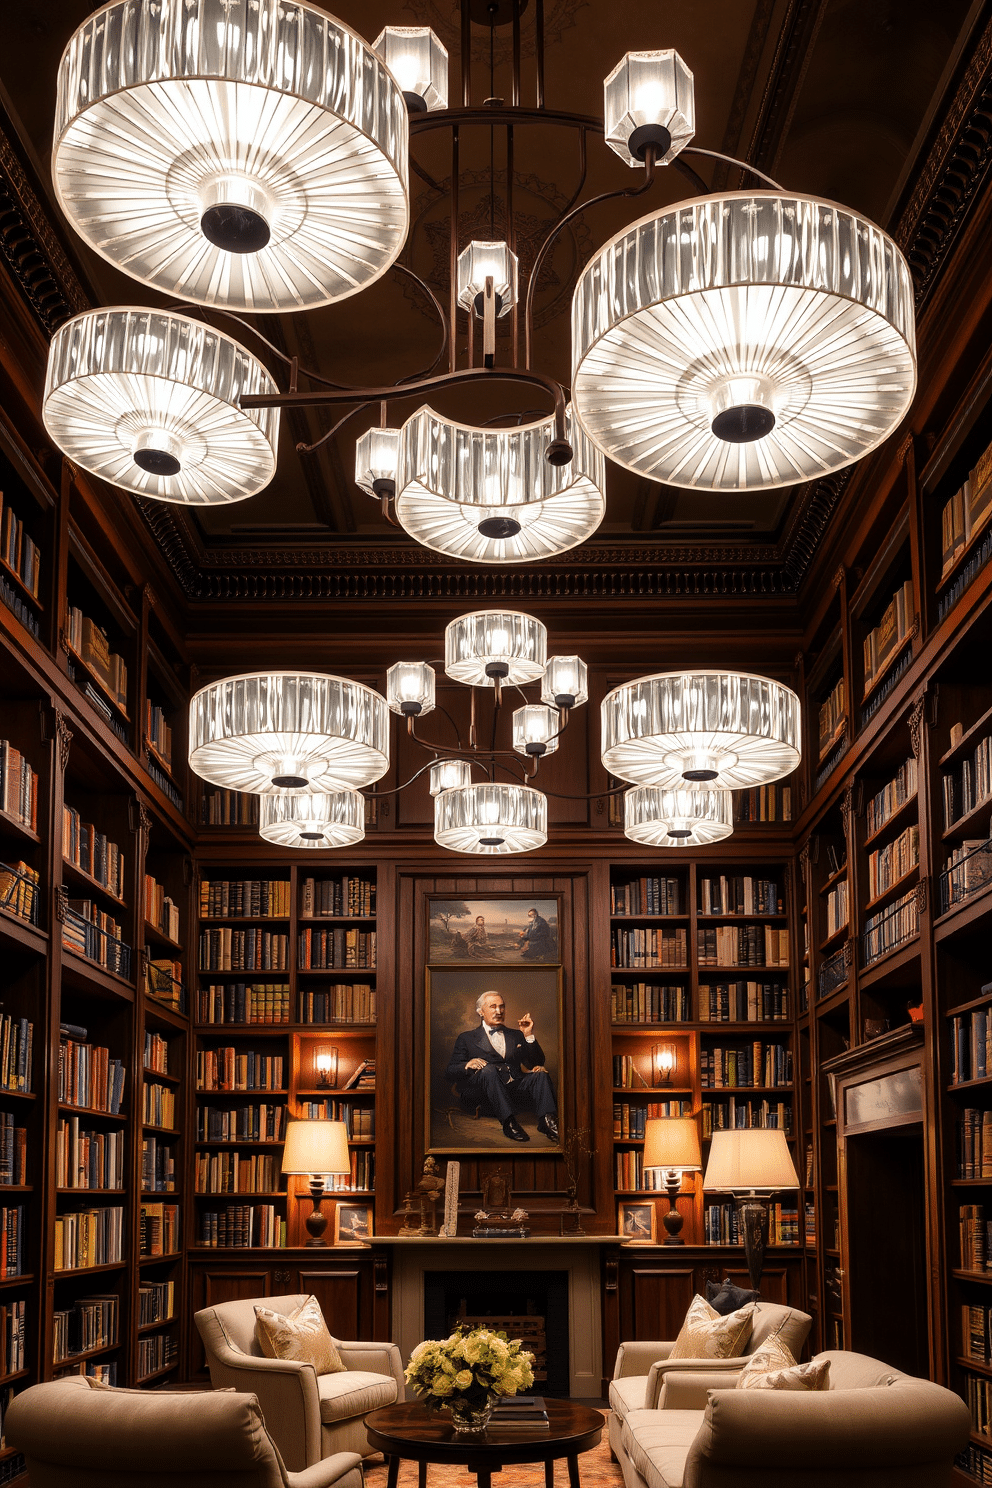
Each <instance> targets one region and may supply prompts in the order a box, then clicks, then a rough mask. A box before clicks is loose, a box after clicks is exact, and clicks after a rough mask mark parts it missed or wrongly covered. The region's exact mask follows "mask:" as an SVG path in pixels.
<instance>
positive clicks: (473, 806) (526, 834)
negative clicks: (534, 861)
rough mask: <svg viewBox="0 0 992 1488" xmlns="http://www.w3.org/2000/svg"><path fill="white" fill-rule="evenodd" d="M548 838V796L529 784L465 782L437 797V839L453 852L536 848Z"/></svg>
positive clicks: (488, 851) (435, 801)
mask: <svg viewBox="0 0 992 1488" xmlns="http://www.w3.org/2000/svg"><path fill="white" fill-rule="evenodd" d="M547 840H548V798H547V796H544V795H542V794H541V792H540V791H537V790H532V789H531V788H530V787H529V786H526V785H504V784H499V785H497V784H494V783H493V782H490V781H486V782H484V783H483V784H481V785H466V786H462V787H461V788H460V789H458V790H446V791H443V792H442V793H441V795H439V796H437V797H436V798H435V800H434V841H435V842H436V843H437V844H438V846H439V847H446V848H448V849H449V850H450V851H451V852H460V853H479V854H482V855H483V856H493V855H496V854H506V853H522V852H533V850H534V848H535V847H543V846H544V844H545V842H547Z"/></svg>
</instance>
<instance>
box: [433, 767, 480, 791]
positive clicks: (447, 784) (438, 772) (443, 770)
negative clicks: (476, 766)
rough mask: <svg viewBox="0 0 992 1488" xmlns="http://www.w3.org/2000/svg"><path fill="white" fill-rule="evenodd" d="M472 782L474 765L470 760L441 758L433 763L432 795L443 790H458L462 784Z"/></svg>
mask: <svg viewBox="0 0 992 1488" xmlns="http://www.w3.org/2000/svg"><path fill="white" fill-rule="evenodd" d="M471 784H472V766H471V765H470V764H469V762H468V760H439V761H438V762H437V764H436V765H431V795H432V796H439V795H440V794H441V792H442V791H446V790H458V789H459V787H460V786H463V785H471Z"/></svg>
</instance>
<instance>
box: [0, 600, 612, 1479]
mask: <svg viewBox="0 0 992 1488" xmlns="http://www.w3.org/2000/svg"><path fill="white" fill-rule="evenodd" d="M0 602H2V603H3V604H5V605H6V606H7V609H8V610H10V611H11V613H12V614H14V615H16V616H17V618H18V620H19V621H20V622H21V624H22V625H23V626H24V628H25V630H29V631H30V632H31V634H32V635H33V636H34V638H35V640H39V639H40V638H41V624H40V622H39V620H38V616H37V614H36V613H35V611H34V610H33V609H32V608H31V606H30V605H28V604H25V602H24V600H23V599H22V598H21V595H20V592H19V590H17V589H15V588H14V586H13V584H11V583H9V582H8V580H7V575H6V574H5V573H0ZM612 799H613V798H612V796H611V797H610V800H611V802H612ZM22 1460H23V1459H22ZM21 1471H22V1472H23V1468H22V1469H21ZM11 1476H16V1474H13V1475H12V1474H11V1473H10V1472H9V1469H8V1464H7V1463H6V1462H0V1484H2V1483H9V1482H10V1480H11Z"/></svg>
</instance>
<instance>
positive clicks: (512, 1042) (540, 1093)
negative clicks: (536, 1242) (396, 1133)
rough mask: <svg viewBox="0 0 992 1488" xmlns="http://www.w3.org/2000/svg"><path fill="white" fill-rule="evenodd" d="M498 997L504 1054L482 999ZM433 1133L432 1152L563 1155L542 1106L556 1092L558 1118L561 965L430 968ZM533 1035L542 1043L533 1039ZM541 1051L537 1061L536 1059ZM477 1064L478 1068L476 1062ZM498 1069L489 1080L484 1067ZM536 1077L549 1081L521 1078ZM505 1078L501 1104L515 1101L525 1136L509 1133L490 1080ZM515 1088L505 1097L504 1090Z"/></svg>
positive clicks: (429, 1109)
mask: <svg viewBox="0 0 992 1488" xmlns="http://www.w3.org/2000/svg"><path fill="white" fill-rule="evenodd" d="M487 993H492V994H494V995H495V996H496V997H498V998H499V999H500V1000H501V1001H502V1003H503V1019H504V1021H503V1024H502V1030H503V1044H504V1054H505V1058H503V1059H500V1058H499V1055H498V1050H497V1048H496V1046H495V1045H494V1043H493V1042H492V1041H491V1040H490V1038H489V1036H488V1035H487V1034H486V1033H485V1031H484V1029H483V1020H482V1015H481V1013H480V1012H479V1011H478V1004H479V1001H480V999H481V998H482V997H483V996H484V995H485V994H487ZM425 1011H426V1019H425V1021H426V1025H427V1037H426V1039H425V1044H424V1047H425V1069H424V1076H423V1079H424V1101H425V1116H424V1129H425V1132H426V1133H427V1152H428V1153H431V1154H433V1153H452V1154H455V1153H474V1154H475V1155H476V1156H479V1157H482V1156H485V1155H489V1156H500V1157H505V1156H506V1155H507V1153H509V1152H515V1153H516V1154H517V1155H518V1156H520V1157H528V1158H531V1159H534V1158H540V1157H548V1156H552V1155H558V1154H560V1153H561V1152H562V1150H563V1149H562V1145H561V1139H560V1136H559V1137H558V1138H557V1139H554V1140H552V1138H551V1137H550V1135H549V1134H548V1133H547V1132H546V1131H545V1130H544V1129H543V1128H542V1126H541V1121H542V1119H543V1118H542V1113H541V1111H540V1110H538V1109H537V1106H538V1105H540V1104H543V1103H546V1101H547V1086H548V1085H550V1090H551V1095H552V1097H553V1103H554V1111H553V1112H549V1113H548V1114H551V1115H553V1117H554V1121H555V1124H556V1125H557V1121H558V1110H559V1109H560V1105H561V1099H562V1091H563V1088H564V1087H563V1080H562V1063H563V1053H564V1046H563V1031H562V972H561V968H560V967H559V966H494V967H489V968H482V967H468V966H466V967H428V969H427V972H426V1010H425ZM528 1038H532V1039H533V1044H530V1043H528V1042H527V1040H528ZM531 1049H533V1063H532V1065H528V1063H527V1057H528V1054H529V1053H530V1051H531ZM470 1065H471V1066H472V1067H471V1068H470V1067H469V1066H470ZM483 1065H485V1066H487V1067H488V1070H489V1071H491V1073H486V1074H485V1076H483V1077H480V1076H481V1071H482V1066H483ZM528 1074H535V1075H542V1074H543V1075H546V1077H547V1079H546V1081H542V1080H535V1081H528V1082H527V1085H526V1087H524V1088H521V1085H520V1082H521V1080H522V1079H523V1078H524V1077H525V1076H527V1075H528ZM487 1081H498V1082H499V1086H500V1089H499V1090H498V1091H496V1092H494V1094H495V1098H496V1099H497V1100H498V1101H499V1104H500V1106H502V1105H504V1104H505V1101H508V1102H509V1105H510V1107H511V1108H512V1114H513V1117H514V1120H515V1121H516V1122H517V1123H518V1126H519V1128H520V1129H521V1130H522V1131H523V1132H524V1137H523V1139H520V1138H519V1137H518V1138H514V1137H512V1136H510V1135H508V1134H507V1133H506V1131H505V1130H504V1120H503V1119H500V1117H499V1115H498V1111H497V1110H496V1109H494V1108H493V1105H492V1104H491V1098H489V1097H487V1096H486V1091H485V1083H486V1082H487ZM504 1090H506V1091H509V1092H512V1093H511V1094H509V1095H507V1096H506V1098H505V1101H504V1099H503V1098H502V1091H504Z"/></svg>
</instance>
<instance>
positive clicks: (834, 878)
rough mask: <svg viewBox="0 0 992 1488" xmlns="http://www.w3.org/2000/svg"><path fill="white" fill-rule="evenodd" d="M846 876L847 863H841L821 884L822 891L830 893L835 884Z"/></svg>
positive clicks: (822, 892)
mask: <svg viewBox="0 0 992 1488" xmlns="http://www.w3.org/2000/svg"><path fill="white" fill-rule="evenodd" d="M846 877H847V864H846V863H841V865H840V867H839V868H835V869H834V871H833V873H831V874H830V876H829V877H828V878H826V879H824V881H823V883H822V884H821V886H820V893H821V894H829V893H830V890H831V889H832V888H833V886H834V884H837V883H840V881H841V879H842V878H846Z"/></svg>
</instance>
